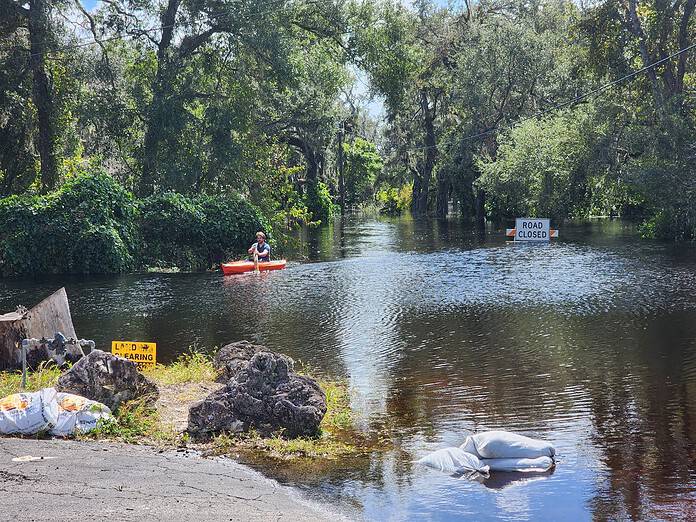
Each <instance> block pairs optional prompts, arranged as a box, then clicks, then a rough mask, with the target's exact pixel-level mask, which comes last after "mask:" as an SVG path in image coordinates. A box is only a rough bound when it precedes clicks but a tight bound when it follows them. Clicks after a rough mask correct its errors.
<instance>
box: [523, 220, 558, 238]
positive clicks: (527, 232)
mask: <svg viewBox="0 0 696 522" xmlns="http://www.w3.org/2000/svg"><path fill="white" fill-rule="evenodd" d="M550 238H551V226H550V223H549V219H548V218H540V219H534V218H517V219H515V241H548V240H549V239H550Z"/></svg>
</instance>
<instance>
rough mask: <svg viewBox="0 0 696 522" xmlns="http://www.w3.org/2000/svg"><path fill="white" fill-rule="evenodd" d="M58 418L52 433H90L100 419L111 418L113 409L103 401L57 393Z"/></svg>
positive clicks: (66, 434)
mask: <svg viewBox="0 0 696 522" xmlns="http://www.w3.org/2000/svg"><path fill="white" fill-rule="evenodd" d="M56 403H57V405H58V420H57V422H56V425H55V427H54V428H53V429H51V431H50V434H51V435H54V436H56V437H66V436H69V435H75V434H76V433H78V432H79V433H88V432H90V431H92V430H94V429H95V428H96V427H97V422H99V420H100V419H109V418H111V410H110V409H109V408H107V407H106V406H105V405H103V404H102V403H101V402H97V401H92V400H89V399H85V398H84V397H80V396H79V395H73V394H72V393H62V392H59V393H57V394H56Z"/></svg>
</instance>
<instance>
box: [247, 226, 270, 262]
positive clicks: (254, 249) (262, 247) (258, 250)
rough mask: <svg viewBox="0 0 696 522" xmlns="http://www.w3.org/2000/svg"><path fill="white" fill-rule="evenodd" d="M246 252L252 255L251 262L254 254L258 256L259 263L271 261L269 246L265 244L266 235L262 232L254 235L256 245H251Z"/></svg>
mask: <svg viewBox="0 0 696 522" xmlns="http://www.w3.org/2000/svg"><path fill="white" fill-rule="evenodd" d="M248 252H249V253H250V254H251V255H252V260H253V256H254V254H256V255H258V256H259V263H263V262H264V261H270V260H271V245H269V244H268V243H266V234H264V233H263V232H257V233H256V243H254V244H253V245H251V248H250V249H249V250H248Z"/></svg>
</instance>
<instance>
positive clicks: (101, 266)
mask: <svg viewBox="0 0 696 522" xmlns="http://www.w3.org/2000/svg"><path fill="white" fill-rule="evenodd" d="M136 216H137V204H136V202H135V200H134V198H133V196H132V195H131V194H130V193H129V192H127V191H126V190H124V189H123V188H122V187H121V186H120V185H119V184H118V183H117V182H116V181H115V180H114V179H112V178H111V177H110V176H107V175H106V174H102V173H97V174H83V175H80V176H76V177H75V178H73V179H71V180H70V181H68V182H67V183H66V184H65V185H63V187H61V188H60V189H59V190H57V191H56V192H54V193H52V194H49V195H46V196H11V197H9V198H5V199H2V200H0V229H2V235H1V236H0V274H1V275H4V276H7V275H21V274H36V273H109V272H123V271H126V270H130V269H132V268H133V267H134V266H135V263H136V252H137V243H138V240H137V228H136V219H135V218H136Z"/></svg>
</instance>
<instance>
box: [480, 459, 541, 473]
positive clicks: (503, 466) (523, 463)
mask: <svg viewBox="0 0 696 522" xmlns="http://www.w3.org/2000/svg"><path fill="white" fill-rule="evenodd" d="M481 462H482V463H483V464H485V465H486V466H488V467H489V468H490V469H491V471H548V470H550V469H551V468H552V467H553V459H552V458H551V457H537V458H535V459H481Z"/></svg>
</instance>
